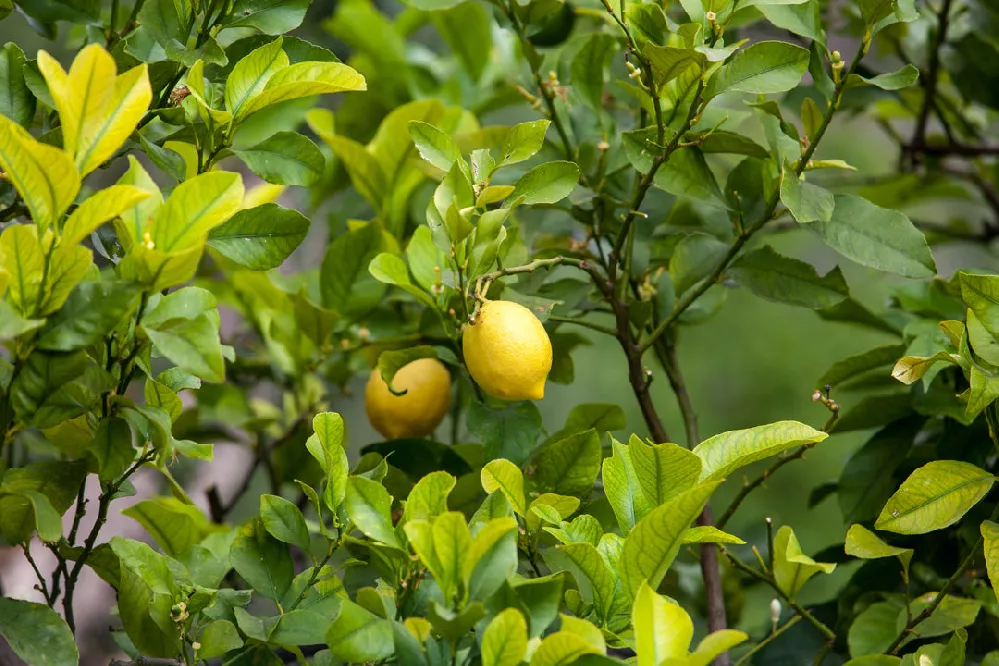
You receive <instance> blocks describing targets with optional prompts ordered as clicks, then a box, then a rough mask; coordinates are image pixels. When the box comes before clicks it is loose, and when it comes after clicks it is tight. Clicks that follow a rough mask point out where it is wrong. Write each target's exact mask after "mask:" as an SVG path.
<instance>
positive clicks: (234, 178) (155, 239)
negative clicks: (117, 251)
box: [151, 171, 244, 252]
mask: <svg viewBox="0 0 999 666" xmlns="http://www.w3.org/2000/svg"><path fill="white" fill-rule="evenodd" d="M243 194H244V192H243V182H242V180H241V179H240V177H239V175H238V174H234V173H226V172H223V171H213V172H210V173H203V174H199V175H197V176H195V177H194V178H192V179H190V180H188V181H186V182H183V183H181V184H180V185H178V186H177V187H176V188H175V189H174V191H173V192H172V193H171V194H170V198H168V199H167V200H166V202H165V203H164V204H163V206H162V207H161V208H160V210H159V212H158V213H157V215H156V220H155V222H154V223H153V225H152V232H151V240H152V247H153V248H155V249H157V250H159V251H160V252H179V251H181V250H187V249H190V248H194V247H198V246H199V245H201V244H202V243H204V241H205V237H206V236H207V235H208V233H209V232H210V231H211V230H212V229H214V228H215V227H218V226H219V225H221V224H222V223H223V222H225V221H226V220H228V219H229V218H230V217H232V215H233V214H234V213H236V212H237V211H238V210H240V209H241V208H242V204H243Z"/></svg>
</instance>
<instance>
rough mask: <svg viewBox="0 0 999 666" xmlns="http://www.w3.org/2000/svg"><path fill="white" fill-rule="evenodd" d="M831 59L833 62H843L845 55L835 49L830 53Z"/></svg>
mask: <svg viewBox="0 0 999 666" xmlns="http://www.w3.org/2000/svg"><path fill="white" fill-rule="evenodd" d="M829 59H830V60H832V61H833V62H842V61H843V56H842V55H840V52H839V51H833V52H832V53H831V54H829Z"/></svg>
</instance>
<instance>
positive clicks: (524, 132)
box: [499, 120, 551, 166]
mask: <svg viewBox="0 0 999 666" xmlns="http://www.w3.org/2000/svg"><path fill="white" fill-rule="evenodd" d="M550 124H551V121H550V120H535V121H532V122H529V123H520V124H518V125H514V126H513V127H511V128H510V129H509V130H507V133H506V136H505V137H504V139H503V157H502V159H500V162H499V166H507V165H510V164H516V163H517V162H523V161H524V160H526V159H530V158H531V157H533V156H534V155H535V154H536V153H537V152H538V151H539V150H541V147H542V146H543V145H544V144H545V134H546V133H547V132H548V126H549V125H550Z"/></svg>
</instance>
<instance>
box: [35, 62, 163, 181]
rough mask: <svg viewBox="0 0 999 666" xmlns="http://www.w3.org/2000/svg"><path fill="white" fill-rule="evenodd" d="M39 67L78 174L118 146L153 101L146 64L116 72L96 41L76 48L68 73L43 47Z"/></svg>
mask: <svg viewBox="0 0 999 666" xmlns="http://www.w3.org/2000/svg"><path fill="white" fill-rule="evenodd" d="M38 67H39V69H40V70H41V72H42V75H43V76H44V77H45V80H46V83H48V86H49V91H50V92H51V93H52V99H53V101H54V102H55V105H56V110H57V111H59V119H60V121H61V123H62V131H63V147H64V148H65V149H66V151H67V152H69V153H70V154H72V155H73V158H74V162H75V164H76V167H77V169H78V170H79V171H80V173H82V174H87V173H90V172H91V171H93V170H94V169H96V168H97V167H98V166H100V165H101V163H103V162H104V161H105V160H107V159H108V158H109V157H111V156H112V155H113V154H114V152H115V151H116V150H118V148H120V147H121V145H122V144H123V143H124V142H125V139H127V138H128V136H129V135H130V134H131V133H132V132H133V131H135V127H136V125H138V123H139V121H140V120H141V119H142V117H143V115H145V113H146V111H147V110H148V109H149V103H150V102H151V101H152V95H153V93H152V89H151V87H150V85H149V75H148V72H147V67H146V65H145V64H142V65H139V66H138V67H134V68H132V69H130V70H128V71H127V72H125V73H123V74H121V75H118V68H117V66H116V65H115V62H114V59H113V58H112V57H111V54H110V53H108V52H107V51H106V50H104V49H103V48H101V47H100V46H98V45H96V44H92V45H90V46H88V47H86V48H85V49H83V50H82V51H80V53H79V54H77V56H76V59H75V60H74V61H73V65H72V66H71V67H70V69H69V74H67V73H66V72H65V71H64V70H63V69H62V67H61V66H60V65H59V63H58V62H57V61H56V60H55V59H54V58H52V57H51V56H50V55H49V54H48V53H46V52H45V51H40V52H39V54H38Z"/></svg>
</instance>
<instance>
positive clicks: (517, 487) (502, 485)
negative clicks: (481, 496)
mask: <svg viewBox="0 0 999 666" xmlns="http://www.w3.org/2000/svg"><path fill="white" fill-rule="evenodd" d="M481 478H482V489H483V490H485V491H486V492H487V493H492V492H495V491H496V490H499V491H500V492H502V493H503V494H504V495H505V496H506V498H507V499H508V500H509V501H510V505H511V506H513V510H514V511H516V512H517V513H518V514H519V515H521V516H525V515H526V514H527V502H526V501H525V499H524V475H523V473H522V472H521V471H520V468H519V467H517V466H516V465H514V464H513V463H512V462H510V461H509V460H505V459H503V458H500V459H498V460H492V461H490V462H488V463H486V465H485V466H484V467H483V468H482V473H481Z"/></svg>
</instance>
